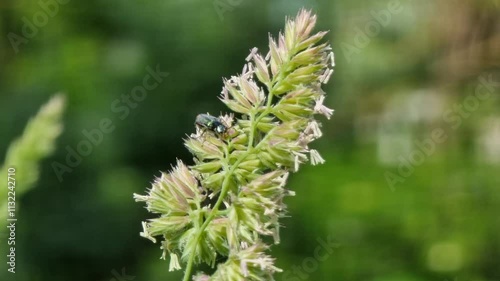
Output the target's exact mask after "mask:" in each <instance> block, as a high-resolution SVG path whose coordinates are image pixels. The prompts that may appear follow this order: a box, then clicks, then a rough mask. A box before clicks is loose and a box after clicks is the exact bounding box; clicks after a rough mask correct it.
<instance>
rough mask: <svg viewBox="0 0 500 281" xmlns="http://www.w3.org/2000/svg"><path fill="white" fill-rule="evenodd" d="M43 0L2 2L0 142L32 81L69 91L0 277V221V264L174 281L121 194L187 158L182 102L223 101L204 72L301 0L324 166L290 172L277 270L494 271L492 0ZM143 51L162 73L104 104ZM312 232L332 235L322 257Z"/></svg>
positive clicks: (457, 276) (496, 58)
mask: <svg viewBox="0 0 500 281" xmlns="http://www.w3.org/2000/svg"><path fill="white" fill-rule="evenodd" d="M55 1H56V0H54V1H50V0H43V1H41V2H39V1H35V0H33V1H28V0H1V2H0V31H1V37H0V130H1V131H0V148H2V149H1V150H0V158H1V159H4V158H5V151H6V148H7V147H8V145H9V143H10V142H11V141H12V140H13V139H14V138H16V137H18V136H19V135H20V134H21V133H22V131H23V128H24V127H25V125H26V123H27V121H28V120H29V118H30V117H32V116H34V115H35V113H36V112H37V111H38V108H39V107H40V106H41V105H42V104H44V103H45V102H46V101H47V100H48V99H49V97H50V96H52V95H53V94H54V93H56V92H60V91H63V92H64V93H66V98H67V107H66V112H65V115H64V118H63V122H64V132H63V133H62V135H61V137H60V138H59V139H58V140H57V149H56V152H55V153H54V155H52V156H51V157H50V158H48V159H45V160H44V161H43V163H42V169H41V176H40V180H39V182H38V183H37V185H36V186H35V187H34V189H32V190H31V191H30V192H28V193H26V194H25V195H24V196H22V197H18V198H17V200H18V205H19V207H20V208H19V211H18V224H17V243H16V245H17V252H16V256H17V270H16V272H17V273H16V274H15V275H14V274H11V273H8V272H7V271H6V266H5V262H4V260H3V259H5V255H6V254H7V253H6V248H7V243H6V230H2V231H0V234H2V232H3V235H0V243H1V244H0V249H2V253H1V256H2V259H0V260H1V261H2V266H1V267H0V269H1V270H0V280H22V281H24V280H30V281H31V280H33V281H37V280H51V281H60V280H61V281H67V280H73V281H80V280H81V281H83V280H85V281H89V280H95V281H108V280H110V281H111V280H114V281H121V280H150V281H156V280H180V278H181V275H182V272H175V273H169V272H168V261H163V260H160V259H159V257H160V255H161V251H160V249H159V245H158V244H153V243H151V242H150V241H149V240H146V239H143V238H141V237H139V232H140V231H141V224H140V222H141V220H144V219H146V218H151V217H152V216H153V215H151V214H148V213H147V212H146V211H145V209H144V206H143V204H139V203H135V202H134V201H133V199H132V193H134V192H135V193H144V191H145V189H146V188H147V187H148V186H149V185H150V182H151V181H152V180H153V179H154V176H157V175H159V171H160V170H168V169H170V165H172V164H173V163H175V159H176V158H180V159H183V160H184V161H185V162H187V163H192V160H191V156H190V154H189V153H188V151H187V150H186V149H185V148H184V147H183V141H182V139H183V138H184V137H185V136H186V134H190V133H192V132H193V131H194V126H193V122H194V117H195V116H196V114H197V113H200V112H207V111H208V112H211V113H212V114H218V113H219V112H226V109H225V108H224V107H223V105H222V103H221V102H219V101H218V99H217V95H218V94H219V93H220V91H221V88H222V77H229V76H230V75H234V74H236V73H240V72H241V69H242V66H243V63H244V59H245V57H246V56H247V54H248V52H249V49H250V48H252V47H254V46H256V47H258V48H259V49H260V50H262V51H263V52H267V47H266V45H267V35H268V32H271V33H272V34H274V35H275V34H277V33H278V31H279V30H280V29H281V28H282V26H283V24H284V19H285V16H287V15H288V16H294V15H295V14H296V13H297V11H298V10H299V9H300V7H306V8H310V9H312V10H313V11H314V12H316V13H317V14H318V26H317V30H330V33H329V35H328V40H329V41H330V42H331V44H332V46H333V49H334V51H335V55H336V62H337V66H336V70H335V73H334V75H333V76H332V79H331V80H330V83H329V84H328V85H327V87H326V92H327V93H328V98H327V100H326V104H327V105H328V106H330V107H332V108H334V109H335V110H336V112H335V115H334V117H333V118H332V120H330V121H327V120H324V122H323V131H324V133H325V136H324V137H323V138H322V139H320V140H319V141H317V142H316V143H315V144H313V147H314V148H316V149H318V150H319V151H320V152H322V155H323V157H324V158H325V159H326V161H327V162H326V164H324V165H322V166H317V167H310V166H306V167H305V168H303V169H302V170H301V171H300V172H299V173H297V174H294V175H292V177H291V178H290V182H289V188H291V189H293V190H295V191H296V193H297V196H296V197H292V198H288V200H287V202H288V204H289V212H290V215H291V217H289V218H286V219H284V220H283V221H282V223H283V225H284V229H282V239H281V240H282V243H281V244H280V245H277V246H273V248H272V251H271V254H272V255H273V256H275V257H276V258H277V265H278V267H280V268H282V269H283V270H284V273H282V274H277V275H276V279H277V280H290V281H297V280H351V281H357V280H359V281H367V280H374V281H396V280H402V281H420V280H430V281H444V280H455V281H493V280H500V269H499V268H500V267H499V266H500V216H499V212H500V189H499V187H500V173H499V171H500V169H499V168H500V106H499V103H500V101H499V93H500V91H499V87H500V75H499V74H500V72H499V65H500V32H499V31H500V16H499V15H500V12H499V9H500V1H494V0H492V1H486V0H484V1H477V0H475V1H474V0H469V1H467V0H462V1H453V0H442V1H431V0H422V1H410V0H401V1H389V0H380V1H361V0H355V1H353V0H337V1H328V0H324V1H321V0H316V1H314V0H309V1H307V0H274V1H263V0H253V1H250V0H216V1H213V0H210V1H200V0H191V1H168V0H149V1H146V2H137V1H119V0H88V1H77V0H58V1H59V2H55ZM43 3H52V4H51V5H50V4H43ZM54 3H56V4H54ZM56 8H57V9H56ZM43 14H45V15H46V16H45V18H44V16H43ZM27 22H29V23H27ZM30 24H32V25H33V26H34V29H33V28H30V27H26V26H27V25H30ZM35 29H36V31H34V30H35ZM12 34H15V35H12ZM157 65H158V66H159V69H160V70H161V71H163V72H168V73H169V75H168V77H166V78H164V79H163V81H162V82H161V83H159V85H158V86H157V87H155V88H154V89H152V90H150V91H148V92H147V95H146V96H145V98H144V100H142V101H140V102H137V103H134V105H131V104H130V105H127V106H126V108H128V111H129V113H128V114H125V111H126V110H125V109H123V108H122V111H118V110H117V108H114V109H113V105H115V106H118V105H119V106H124V105H125V104H126V103H125V102H122V101H121V96H122V95H128V94H130V92H131V91H132V89H133V88H134V87H136V86H139V85H142V84H143V78H144V77H145V76H146V75H147V74H148V71H147V70H146V68H147V67H148V66H149V67H150V68H152V69H155V68H156V67H157ZM485 81H486V82H485ZM478 89H479V90H478ZM104 118H109V119H110V120H111V121H112V124H113V125H114V126H115V129H114V131H113V132H111V133H108V134H104V137H103V140H102V142H100V143H99V144H98V145H95V146H94V147H93V148H92V152H91V153H90V154H89V155H88V156H85V157H83V159H82V161H81V163H80V164H79V165H78V166H77V167H75V168H72V171H71V172H67V173H64V174H63V175H62V181H60V180H59V179H58V176H57V175H56V173H55V172H54V169H53V166H52V165H53V163H55V162H58V163H61V164H65V162H66V160H65V159H66V157H67V154H68V152H67V149H68V147H70V149H76V147H77V145H78V144H79V143H80V142H81V141H82V140H85V139H86V137H85V136H84V135H83V133H82V131H83V130H87V131H92V130H95V129H98V128H99V126H100V125H99V124H100V122H101V120H102V119H104ZM434 130H441V132H442V133H443V134H444V135H445V136H446V140H444V141H443V142H440V143H437V142H435V141H432V134H433V131H434ZM422 144H424V145H422ZM425 144H427V146H425ZM426 147H427V148H426ZM4 148H5V149H4ZM431 148H432V149H431ZM426 149H427V150H426ZM429 151H430V152H429ZM426 152H429V153H426ZM419 156H420V158H419ZM412 157H413V158H412ZM403 159H404V160H403ZM411 159H413V160H411ZM405 163H406V164H405ZM408 163H410V164H408ZM403 166H404V167H403ZM1 180H4V179H1ZM5 180H6V179H5ZM1 192H7V191H5V190H4V191H1ZM3 211H4V210H2V212H3ZM321 239H323V240H328V239H332V240H335V241H336V243H337V244H338V247H337V248H335V249H334V250H333V252H331V253H330V254H329V255H328V258H327V259H326V260H323V261H319V260H318V259H317V258H315V255H314V252H315V249H316V248H317V247H319V246H321V243H320V242H319V240H321ZM123 272H125V273H126V275H127V276H126V277H124V276H119V275H121V274H122V273H123ZM132 276H133V277H132Z"/></svg>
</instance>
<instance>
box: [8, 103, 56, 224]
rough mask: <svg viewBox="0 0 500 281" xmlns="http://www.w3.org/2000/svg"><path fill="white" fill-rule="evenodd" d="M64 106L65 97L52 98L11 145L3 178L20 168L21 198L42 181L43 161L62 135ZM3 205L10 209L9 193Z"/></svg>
mask: <svg viewBox="0 0 500 281" xmlns="http://www.w3.org/2000/svg"><path fill="white" fill-rule="evenodd" d="M64 103H65V99H64V96H63V95H60V94H59V95H56V96H54V97H53V98H51V99H50V101H49V102H47V104H45V105H44V106H43V107H42V108H41V109H40V111H39V112H38V114H37V115H36V116H35V117H34V118H33V119H31V120H30V121H29V122H28V124H27V125H26V128H25V129H24V132H23V135H22V136H21V137H20V138H18V139H16V140H15V141H13V142H12V143H11V145H10V146H9V149H8V150H7V155H6V157H5V162H4V165H3V166H2V168H0V175H2V178H3V179H7V170H8V169H9V168H15V169H16V188H15V192H16V193H15V194H16V197H20V196H21V195H22V194H24V193H25V192H27V191H28V190H30V188H31V187H32V186H33V185H34V184H35V182H36V181H37V180H38V174H39V168H38V165H39V162H40V161H41V160H42V159H43V158H45V157H47V156H49V155H50V154H52V152H53V151H54V149H55V142H56V139H57V137H58V136H59V135H60V134H61V132H62V122H61V118H62V114H63V111H64ZM4 183H5V186H4V188H3V189H2V190H8V189H7V181H4ZM0 205H1V206H3V208H2V210H7V192H6V191H5V192H2V193H0ZM5 215H7V212H2V215H0V217H4V216H5Z"/></svg>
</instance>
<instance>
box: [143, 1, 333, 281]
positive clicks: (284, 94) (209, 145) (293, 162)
mask: <svg viewBox="0 0 500 281" xmlns="http://www.w3.org/2000/svg"><path fill="white" fill-rule="evenodd" d="M315 23H316V16H315V15H312V14H311V12H309V11H306V10H302V11H300V12H299V14H298V15H297V17H296V18H295V19H290V20H287V22H286V27H285V30H284V33H280V34H279V36H278V38H277V39H276V40H275V39H273V38H270V39H269V52H268V53H267V54H266V55H263V54H260V53H259V52H258V50H257V49H256V48H254V49H252V50H251V52H250V55H249V56H248V57H247V59H246V63H245V65H244V67H243V71H242V73H241V75H238V76H233V77H231V78H229V79H225V80H224V87H223V90H222V93H221V96H220V100H221V101H222V102H223V103H224V104H226V105H227V107H228V108H229V109H230V110H232V111H233V112H234V113H232V114H229V115H224V116H220V117H218V118H215V117H214V118H213V119H212V118H205V119H204V120H206V121H207V122H208V123H207V124H206V126H203V127H200V126H197V130H196V133H194V134H192V135H191V136H190V137H189V138H188V139H187V140H186V142H185V145H186V147H187V148H188V149H189V150H190V151H191V153H192V154H193V156H194V165H192V166H189V167H188V166H186V165H185V164H183V163H182V162H181V161H178V163H177V166H176V167H175V168H173V170H172V171H171V172H170V173H162V175H161V176H160V178H158V179H156V180H155V182H154V183H153V186H152V188H151V189H150V190H149V191H148V194H147V195H137V194H135V195H134V197H135V199H136V200H137V201H144V202H145V203H146V206H147V209H148V210H149V211H150V212H152V213H157V214H159V217H158V218H154V219H151V220H149V221H148V222H144V223H143V227H144V230H143V232H142V233H141V235H142V236H144V237H146V238H148V239H150V240H151V241H153V242H156V239H155V237H161V238H163V241H162V246H161V248H162V249H163V251H164V254H163V258H165V257H166V256H167V254H168V257H169V258H170V270H177V269H181V268H185V274H184V279H183V280H184V281H187V280H191V279H193V280H198V281H202V280H203V281H204V280H215V281H222V280H228V281H229V280H231V281H235V280H273V274H274V273H275V272H279V271H281V270H280V269H278V268H277V267H275V266H274V259H273V258H271V257H270V256H268V255H267V254H266V252H267V249H268V248H269V245H266V244H265V243H264V242H263V240H262V238H263V237H265V236H269V237H272V238H273V239H274V242H275V243H279V241H280V240H279V228H280V224H279V219H280V218H281V217H283V216H284V215H285V213H286V206H285V204H284V203H283V199H284V197H286V196H291V195H294V192H292V191H290V190H287V189H285V184H286V181H287V178H288V175H289V173H290V172H291V171H293V172H295V171H297V170H298V169H299V167H300V165H301V164H303V163H305V162H307V161H311V164H313V165H316V164H321V163H323V162H324V161H325V160H324V159H323V158H322V157H321V156H320V154H319V152H318V151H316V150H314V149H310V148H309V144H310V143H311V142H312V141H314V140H316V139H317V138H319V137H321V136H322V132H321V129H320V127H321V125H320V123H319V122H318V121H316V120H315V119H314V117H315V115H317V114H320V115H324V116H325V117H326V118H328V119H329V118H330V117H331V115H332V113H333V110H332V109H329V108H327V107H326V106H325V105H324V104H323V103H324V100H325V93H324V92H323V91H322V89H321V85H322V84H325V83H327V82H328V80H329V78H330V76H331V74H332V73H333V69H331V68H332V67H333V66H334V61H333V59H334V57H333V53H332V52H331V48H330V46H329V45H328V44H325V43H319V42H320V40H321V39H322V38H323V37H324V35H325V34H326V32H319V33H315V34H312V30H313V28H314V26H315ZM204 116H207V115H204ZM234 116H238V118H235V117H234ZM213 120H216V121H217V123H219V122H220V123H222V124H224V125H225V127H226V128H224V129H225V130H224V133H222V134H221V133H218V132H216V131H211V130H210V128H211V126H212V125H213V124H212V123H211V122H212V121H213ZM220 123H219V124H220ZM218 262H219V264H217V263H218ZM200 263H206V264H208V265H210V266H211V267H213V268H215V272H214V273H213V274H211V276H210V275H208V274H205V273H198V274H196V275H195V276H193V275H192V270H193V266H194V265H195V264H200ZM181 265H185V266H181Z"/></svg>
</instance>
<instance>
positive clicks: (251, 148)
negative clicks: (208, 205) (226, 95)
mask: <svg viewBox="0 0 500 281" xmlns="http://www.w3.org/2000/svg"><path fill="white" fill-rule="evenodd" d="M287 68H288V62H286V63H284V64H283V65H282V69H287ZM283 76H284V73H283V72H280V73H279V75H278V76H277V77H276V78H275V79H273V81H271V83H270V85H269V86H268V89H269V95H268V98H267V103H266V109H265V110H264V111H263V112H262V113H261V114H260V115H259V116H258V117H257V118H256V119H255V121H254V122H252V123H253V124H252V129H251V131H250V137H249V139H248V150H247V151H246V152H245V153H244V154H242V155H241V156H240V157H239V158H238V160H236V162H234V164H233V165H232V166H231V169H230V170H229V172H228V173H226V176H225V177H224V180H223V182H222V189H221V192H220V195H219V198H218V199H217V202H216V203H215V205H214V207H213V208H212V211H211V212H210V214H209V215H208V217H207V219H206V220H205V222H203V224H202V225H201V227H200V230H199V232H198V234H197V235H196V243H195V249H194V251H193V253H192V254H191V256H190V257H189V260H188V263H187V266H186V271H185V272H184V278H183V279H182V280H183V281H189V278H190V276H191V271H192V269H193V264H194V252H196V247H198V244H199V243H200V239H201V236H202V234H203V232H204V231H205V229H206V228H207V227H208V225H209V224H210V222H211V221H212V220H213V219H214V218H215V216H216V214H218V213H219V207H220V205H221V204H222V202H223V201H224V198H226V195H227V193H228V191H229V181H230V179H231V177H232V175H233V173H234V171H235V170H236V169H237V168H238V165H239V164H240V163H241V162H243V161H244V160H245V159H246V158H247V157H248V156H249V155H251V154H253V153H254V152H255V151H257V150H258V149H259V148H260V146H261V145H262V144H263V143H265V141H266V139H267V137H268V136H270V135H271V134H270V133H268V134H267V135H266V136H265V137H264V138H263V139H262V140H261V141H260V142H259V143H258V144H257V145H256V146H255V147H254V146H253V142H254V138H255V132H256V131H257V124H259V122H260V120H261V119H262V118H264V116H267V115H268V114H269V113H270V112H271V110H272V107H271V105H272V101H273V96H274V89H276V88H277V85H278V83H279V81H280V80H282V79H283ZM254 118H255V115H253V114H252V115H251V116H250V120H253V119H254ZM228 154H229V153H228V152H226V155H228Z"/></svg>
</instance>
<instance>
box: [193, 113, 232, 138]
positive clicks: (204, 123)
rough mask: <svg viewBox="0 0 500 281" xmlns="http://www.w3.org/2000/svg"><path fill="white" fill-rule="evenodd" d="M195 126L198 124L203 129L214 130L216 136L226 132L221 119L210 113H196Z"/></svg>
mask: <svg viewBox="0 0 500 281" xmlns="http://www.w3.org/2000/svg"><path fill="white" fill-rule="evenodd" d="M194 124H195V125H196V126H199V127H200V128H202V129H203V130H209V131H212V132H214V133H215V134H216V135H217V136H221V135H223V134H224V133H226V132H227V129H228V128H227V126H226V125H224V124H223V123H222V121H221V120H220V119H219V118H217V117H215V116H212V115H210V114H204V113H201V114H198V115H197V116H196V120H195V121H194Z"/></svg>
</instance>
